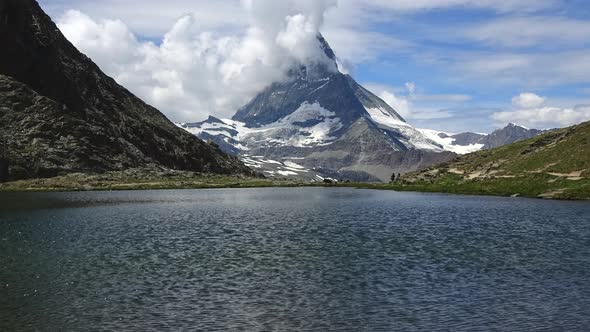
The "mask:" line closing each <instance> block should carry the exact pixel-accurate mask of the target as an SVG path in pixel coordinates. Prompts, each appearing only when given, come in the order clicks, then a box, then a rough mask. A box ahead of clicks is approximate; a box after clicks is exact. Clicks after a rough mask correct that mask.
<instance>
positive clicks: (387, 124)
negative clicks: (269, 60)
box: [179, 36, 456, 181]
mask: <svg viewBox="0 0 590 332" xmlns="http://www.w3.org/2000/svg"><path fill="white" fill-rule="evenodd" d="M318 41H319V45H320V47H321V48H322V49H323V50H324V53H325V56H326V58H325V59H322V61H314V62H313V63H307V64H300V65H299V66H297V67H296V68H292V69H291V70H290V71H289V73H288V79H287V80H285V81H283V82H275V83H273V84H271V85H270V86H269V87H267V88H266V89H265V90H264V91H262V92H261V93H259V94H258V95H257V96H256V97H255V98H254V99H252V101H250V102H249V103H248V104H247V105H245V106H244V107H242V108H241V109H239V110H238V111H237V113H236V114H235V115H234V117H233V118H232V119H231V120H229V119H217V118H214V117H210V118H209V119H207V120H205V121H203V122H198V123H183V124H179V126H181V127H182V128H184V129H186V130H188V131H189V132H191V133H193V134H195V135H197V136H199V137H200V138H202V139H205V140H211V141H213V142H215V143H217V144H218V145H219V146H220V148H221V149H223V150H225V151H227V152H229V153H233V154H236V155H240V156H242V157H246V158H258V160H260V159H262V160H273V161H278V162H284V161H285V160H291V161H292V160H295V161H296V162H295V161H292V163H295V164H296V165H298V166H300V167H303V168H305V169H309V170H313V171H316V172H318V173H319V174H324V175H329V176H332V177H337V178H341V179H351V180H365V181H377V180H381V181H388V180H389V178H390V177H391V174H392V173H394V172H395V173H406V172H409V171H414V170H418V169H420V168H423V167H426V166H429V165H431V164H434V163H437V162H443V161H446V160H449V159H451V158H453V157H455V156H456V155H455V154H454V153H452V152H449V151H448V149H446V148H445V146H444V144H441V140H440V139H439V138H436V139H433V137H431V136H432V135H429V134H428V133H425V132H424V131H420V130H418V129H416V128H414V127H413V126H411V125H410V124H408V123H407V122H406V121H405V120H404V119H403V118H402V117H401V116H400V115H399V114H398V113H397V112H396V111H395V110H394V109H393V108H391V107H390V106H389V105H388V104H387V103H385V102H384V101H383V100H381V99H380V98H378V97H377V96H375V95H374V94H373V93H371V92H370V91H368V90H367V89H365V88H363V87H362V86H361V85H359V84H358V83H357V82H356V81H355V80H354V79H353V78H352V77H351V76H349V75H347V74H344V73H342V72H340V71H339V70H338V66H337V63H336V57H335V55H334V52H333V51H332V49H331V48H330V46H329V45H328V43H327V42H326V41H325V40H324V38H323V37H321V36H318ZM437 137H438V136H437Z"/></svg>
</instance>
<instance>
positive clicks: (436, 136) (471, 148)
mask: <svg viewBox="0 0 590 332" xmlns="http://www.w3.org/2000/svg"><path fill="white" fill-rule="evenodd" d="M418 131H420V132H421V133H422V134H423V135H424V136H426V137H427V138H428V139H430V140H432V141H434V142H436V143H438V144H440V145H442V147H443V148H444V149H445V150H446V151H450V152H454V153H456V154H468V153H472V152H476V151H479V150H481V149H482V148H483V147H484V144H470V145H455V144H454V142H455V141H456V138H454V137H450V136H452V135H453V134H450V133H445V132H442V131H436V130H431V129H418ZM440 134H445V136H449V137H440Z"/></svg>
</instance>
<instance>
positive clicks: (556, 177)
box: [383, 122, 590, 199]
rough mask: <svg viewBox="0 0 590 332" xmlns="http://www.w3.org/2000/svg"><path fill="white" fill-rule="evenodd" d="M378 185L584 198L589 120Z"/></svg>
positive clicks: (588, 190) (589, 184)
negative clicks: (397, 180) (397, 181)
mask: <svg viewBox="0 0 590 332" xmlns="http://www.w3.org/2000/svg"><path fill="white" fill-rule="evenodd" d="M383 189H395V190H405V191H427V192H445V193H458V194H486V195H502V196H510V195H515V194H518V195H521V196H527V197H546V198H562V199H590V122H587V123H583V124H580V125H578V126H574V127H570V128H565V129H562V130H559V131H556V132H552V133H548V134H545V135H542V136H539V137H536V138H533V139H530V140H526V141H522V142H518V143H514V144H510V145H507V146H503V147H500V148H497V149H493V150H488V151H482V152H477V153H473V154H469V155H466V156H462V157H459V158H457V159H455V160H453V161H451V162H448V163H444V164H441V165H437V166H434V167H431V168H429V169H426V170H423V171H420V172H417V173H412V174H408V175H407V176H405V177H404V179H403V180H402V181H400V182H399V183H395V184H391V185H386V186H383Z"/></svg>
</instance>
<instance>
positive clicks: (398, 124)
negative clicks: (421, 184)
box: [365, 107, 444, 152]
mask: <svg viewBox="0 0 590 332" xmlns="http://www.w3.org/2000/svg"><path fill="white" fill-rule="evenodd" d="M365 110H367V113H368V114H369V116H370V118H371V120H372V121H373V122H374V123H375V124H376V125H377V126H379V128H381V129H383V130H387V131H390V132H396V133H399V134H401V135H402V136H403V137H404V138H405V139H404V138H400V141H401V142H402V143H404V145H406V146H408V147H411V148H414V149H418V150H431V151H439V152H442V151H444V150H443V149H442V148H441V147H439V146H438V145H437V143H436V142H435V141H432V140H430V139H428V138H427V137H426V136H424V135H423V134H422V133H421V132H420V131H418V130H417V129H416V128H414V127H413V126H412V125H410V124H409V123H406V122H404V121H402V120H400V119H399V118H397V117H396V116H394V115H393V114H391V113H389V112H388V111H387V110H386V109H383V108H381V107H379V108H370V107H365Z"/></svg>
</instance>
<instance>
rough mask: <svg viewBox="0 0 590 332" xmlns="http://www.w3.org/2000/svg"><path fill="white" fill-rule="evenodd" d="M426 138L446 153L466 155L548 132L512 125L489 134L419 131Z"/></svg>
mask: <svg viewBox="0 0 590 332" xmlns="http://www.w3.org/2000/svg"><path fill="white" fill-rule="evenodd" d="M419 130H420V131H421V132H422V133H423V134H424V135H425V136H426V137H428V138H430V139H431V140H433V141H435V142H437V143H438V144H440V145H442V146H443V148H444V149H445V150H447V151H451V152H455V153H457V154H466V153H471V152H475V151H480V150H488V149H493V148H497V147H500V146H503V145H507V144H511V143H514V142H518V141H522V140H525V139H529V138H532V137H535V136H538V135H541V134H544V133H546V132H548V131H549V130H537V129H529V128H526V127H523V126H519V125H517V124H514V123H510V124H508V125H507V126H506V127H504V128H501V129H497V130H495V131H494V132H492V133H491V134H478V133H471V132H467V133H461V134H449V133H444V132H439V131H436V130H428V129H419Z"/></svg>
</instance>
